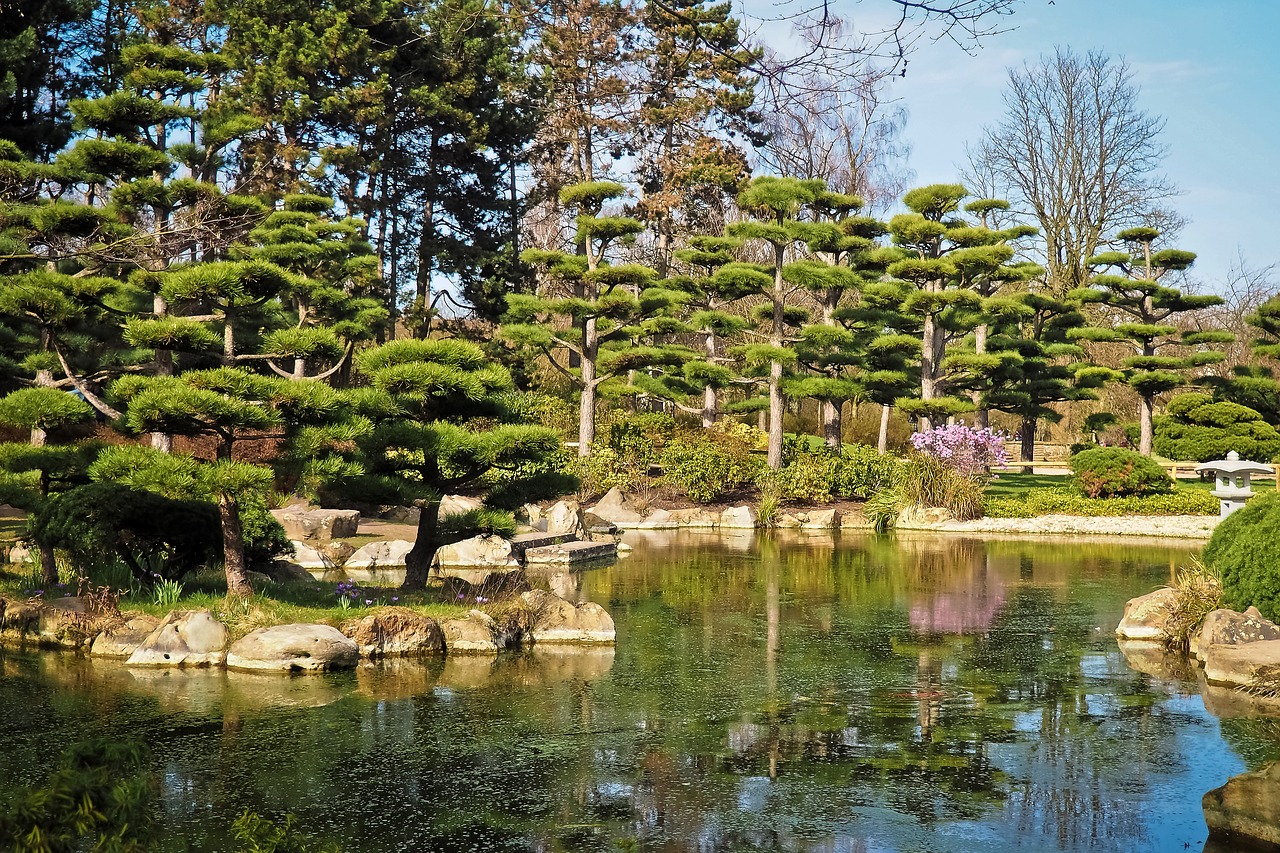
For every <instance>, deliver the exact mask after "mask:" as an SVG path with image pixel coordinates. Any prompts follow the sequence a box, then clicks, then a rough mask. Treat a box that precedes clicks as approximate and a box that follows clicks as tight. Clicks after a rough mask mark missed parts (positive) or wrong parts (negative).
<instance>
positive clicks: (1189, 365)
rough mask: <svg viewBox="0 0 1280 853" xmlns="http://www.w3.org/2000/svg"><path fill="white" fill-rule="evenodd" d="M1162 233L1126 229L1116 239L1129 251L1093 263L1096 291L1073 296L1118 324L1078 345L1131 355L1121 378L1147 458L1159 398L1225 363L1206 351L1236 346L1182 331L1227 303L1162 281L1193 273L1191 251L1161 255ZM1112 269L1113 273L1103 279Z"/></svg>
mask: <svg viewBox="0 0 1280 853" xmlns="http://www.w3.org/2000/svg"><path fill="white" fill-rule="evenodd" d="M1159 237H1160V232H1159V231H1157V230H1156V229H1155V228H1147V227H1138V228H1127V229H1125V230H1124V231H1121V232H1119V233H1118V234H1116V239H1117V240H1119V241H1122V242H1124V243H1127V244H1128V245H1129V247H1130V251H1129V252H1118V251H1117V252H1104V253H1102V254H1100V255H1096V256H1094V257H1093V258H1090V259H1089V266H1090V267H1091V268H1092V269H1094V270H1095V275H1094V277H1093V283H1092V286H1091V287H1086V288H1079V289H1077V290H1075V291H1073V292H1072V294H1071V295H1072V296H1073V298H1075V299H1078V300H1080V301H1081V302H1083V303H1085V304H1092V305H1098V306H1099V308H1100V310H1101V311H1102V312H1103V313H1104V314H1107V315H1109V316H1110V317H1112V318H1114V319H1115V320H1117V321H1118V322H1117V323H1116V325H1115V326H1114V327H1113V328H1082V329H1077V330H1075V332H1074V333H1073V334H1074V336H1075V337H1076V338H1077V339H1081V340H1092V341H1114V342H1124V343H1127V344H1129V345H1130V346H1132V347H1133V349H1134V355H1132V356H1130V357H1129V358H1126V359H1125V360H1124V362H1123V373H1124V379H1125V381H1126V382H1127V383H1128V385H1129V386H1130V387H1131V388H1133V389H1134V391H1136V392H1137V393H1138V399H1139V403H1140V405H1139V440H1138V450H1139V452H1141V453H1143V454H1145V455H1147V456H1150V455H1151V450H1152V438H1153V435H1154V433H1153V428H1154V427H1153V422H1152V419H1153V417H1154V416H1155V406H1156V398H1157V397H1158V396H1159V395H1161V394H1164V393H1167V392H1169V391H1172V390H1174V389H1175V388H1177V387H1179V386H1181V385H1183V384H1187V383H1188V381H1189V380H1190V379H1191V376H1190V375H1189V374H1190V373H1191V372H1192V371H1194V370H1195V369H1196V368H1197V367H1201V366H1203V365H1208V364H1214V363H1216V362H1219V361H1221V360H1222V358H1223V355H1222V353H1221V352H1216V351H1214V350H1212V349H1208V348H1207V346H1209V345H1212V344H1217V343H1226V342H1229V341H1231V340H1233V339H1234V337H1233V336H1232V335H1231V334H1230V333H1229V332H1220V331H1183V330H1180V329H1179V328H1178V325H1177V323H1178V321H1179V319H1180V318H1181V317H1182V316H1183V315H1186V314H1188V313H1189V312H1193V311H1197V310H1199V309H1202V308H1208V307H1211V306H1214V305H1221V304H1222V298H1221V297H1220V296H1213V295H1207V294H1206V295H1192V294H1187V293H1184V292H1182V291H1181V290H1179V289H1178V288H1176V287H1171V286H1169V285H1167V284H1166V283H1165V281H1166V280H1167V279H1168V278H1170V277H1171V276H1173V275H1174V274H1176V273H1179V272H1181V271H1183V270H1186V269H1187V268H1189V267H1190V266H1191V265H1192V264H1193V263H1194V262H1195V259H1196V256H1195V254H1194V253H1193V252H1187V251H1183V250H1181V249H1157V248H1155V243H1156V241H1157V240H1158V239H1159ZM1102 270H1115V272H1099V271H1102Z"/></svg>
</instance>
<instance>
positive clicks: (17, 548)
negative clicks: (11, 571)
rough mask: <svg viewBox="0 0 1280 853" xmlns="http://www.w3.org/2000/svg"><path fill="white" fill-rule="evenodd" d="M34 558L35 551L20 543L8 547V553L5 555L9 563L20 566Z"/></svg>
mask: <svg viewBox="0 0 1280 853" xmlns="http://www.w3.org/2000/svg"><path fill="white" fill-rule="evenodd" d="M35 558H36V556H35V552H34V551H32V550H31V549H30V548H28V547H27V546H26V545H23V544H21V543H19V544H16V545H14V546H13V547H12V548H10V549H9V555H8V557H7V559H8V561H9V564H10V565H13V566H21V565H23V564H24V563H28V562H30V561H32V560H35Z"/></svg>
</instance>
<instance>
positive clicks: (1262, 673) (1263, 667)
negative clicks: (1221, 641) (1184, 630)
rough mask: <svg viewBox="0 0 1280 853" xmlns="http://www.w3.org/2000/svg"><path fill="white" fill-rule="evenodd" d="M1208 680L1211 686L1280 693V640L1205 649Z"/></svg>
mask: <svg viewBox="0 0 1280 853" xmlns="http://www.w3.org/2000/svg"><path fill="white" fill-rule="evenodd" d="M1203 651H1204V653H1205V655H1204V677H1205V679H1206V680H1207V681H1208V682H1209V683H1210V684H1226V685H1229V686H1232V687H1258V688H1262V689H1264V690H1280V640H1259V641H1258V642H1256V643H1245V644H1244V645H1240V646H1224V645H1212V646H1208V647H1206V648H1205V649H1203Z"/></svg>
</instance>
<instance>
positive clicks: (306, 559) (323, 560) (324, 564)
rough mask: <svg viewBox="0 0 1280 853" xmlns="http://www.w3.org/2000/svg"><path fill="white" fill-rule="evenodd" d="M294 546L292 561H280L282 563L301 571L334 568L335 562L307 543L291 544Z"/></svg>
mask: <svg viewBox="0 0 1280 853" xmlns="http://www.w3.org/2000/svg"><path fill="white" fill-rule="evenodd" d="M290 544H291V545H293V559H292V560H278V561H277V562H281V563H286V562H287V563H292V564H293V565H295V566H298V567H299V568H301V569H315V570H317V571H324V570H326V569H332V568H333V561H332V560H330V559H329V557H328V555H327V554H325V553H324V552H323V551H320V550H317V549H316V548H312V547H311V546H310V545H308V544H306V543H305V542H290Z"/></svg>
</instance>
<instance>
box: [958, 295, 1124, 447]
mask: <svg viewBox="0 0 1280 853" xmlns="http://www.w3.org/2000/svg"><path fill="white" fill-rule="evenodd" d="M987 311H988V316H989V317H990V322H991V328H992V331H993V334H992V335H991V337H990V338H989V339H988V344H989V347H990V352H991V353H992V354H993V355H995V356H996V357H997V358H999V364H998V366H997V367H996V368H995V369H994V370H993V371H991V372H990V373H989V374H987V377H986V378H987V380H988V382H989V383H990V387H989V389H988V390H987V391H986V392H985V393H984V394H983V397H982V404H983V406H984V407H986V408H989V409H994V410H996V411H1001V412H1007V413H1009V414H1011V415H1014V416H1015V417H1017V418H1018V419H1019V421H1020V422H1021V427H1020V429H1019V434H1020V436H1021V439H1022V447H1021V451H1022V459H1023V461H1025V462H1031V461H1032V460H1034V459H1035V448H1036V431H1037V430H1038V428H1039V424H1040V422H1041V421H1043V420H1047V421H1049V422H1050V423H1057V422H1058V421H1060V420H1061V419H1062V413H1061V412H1059V411H1058V410H1057V409H1054V408H1053V407H1052V404H1054V403H1062V402H1069V401H1075V400H1094V399H1097V395H1096V394H1095V393H1094V391H1095V389H1097V388H1100V387H1102V385H1104V384H1105V383H1107V382H1110V381H1114V380H1116V379H1118V378H1120V377H1119V374H1117V373H1116V372H1115V371H1113V370H1110V369H1108V368H1105V367H1098V366H1097V365H1094V364H1091V363H1090V362H1089V361H1088V358H1087V354H1086V353H1085V351H1084V348H1083V347H1081V346H1080V345H1079V344H1078V343H1076V342H1075V341H1074V340H1073V339H1072V337H1071V335H1072V333H1073V331H1074V330H1076V329H1080V328H1083V327H1084V326H1085V325H1086V324H1087V321H1086V319H1085V316H1084V314H1082V313H1081V312H1080V310H1079V306H1078V305H1076V304H1073V303H1071V302H1067V301H1064V300H1060V299H1054V298H1052V297H1050V296H1047V295H1045V294H1043V293H1020V294H1017V295H1014V296H1008V297H1004V298H1002V299H1000V300H989V301H988V305H987Z"/></svg>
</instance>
